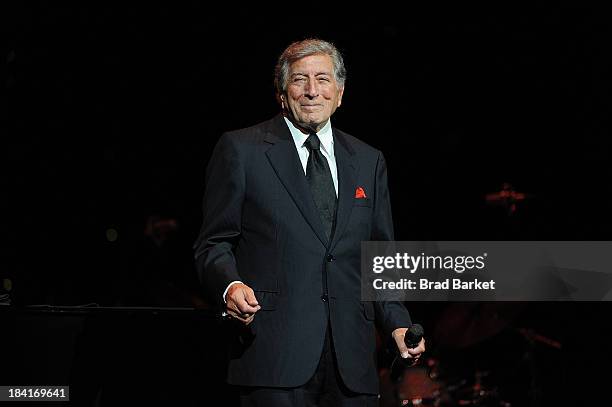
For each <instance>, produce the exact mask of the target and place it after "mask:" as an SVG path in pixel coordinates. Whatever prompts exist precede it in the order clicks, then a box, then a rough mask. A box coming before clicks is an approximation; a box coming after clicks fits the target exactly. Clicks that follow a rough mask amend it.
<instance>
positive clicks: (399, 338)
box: [391, 328, 425, 365]
mask: <svg viewBox="0 0 612 407" xmlns="http://www.w3.org/2000/svg"><path fill="white" fill-rule="evenodd" d="M406 332H408V328H397V329H395V330H394V331H393V332H392V333H391V336H393V339H395V343H396V344H397V348H398V349H399V352H400V355H401V356H402V358H404V359H413V363H412V364H413V365H416V364H417V363H418V362H419V359H420V357H421V355H422V354H423V352H425V338H423V339H421V342H419V345H418V346H417V347H416V348H412V349H410V348H408V347H407V346H406V344H405V343H404V336H405V335H406Z"/></svg>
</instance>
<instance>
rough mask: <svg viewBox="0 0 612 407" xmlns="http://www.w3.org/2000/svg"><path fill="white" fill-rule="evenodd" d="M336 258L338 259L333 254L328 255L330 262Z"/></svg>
mask: <svg viewBox="0 0 612 407" xmlns="http://www.w3.org/2000/svg"><path fill="white" fill-rule="evenodd" d="M334 260H336V258H335V257H334V256H333V255H331V254H328V255H327V261H328V262H330V263H331V262H332V261H334Z"/></svg>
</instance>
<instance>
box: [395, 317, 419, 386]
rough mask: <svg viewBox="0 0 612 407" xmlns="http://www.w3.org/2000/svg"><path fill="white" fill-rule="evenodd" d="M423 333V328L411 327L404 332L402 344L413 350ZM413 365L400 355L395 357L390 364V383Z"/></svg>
mask: <svg viewBox="0 0 612 407" xmlns="http://www.w3.org/2000/svg"><path fill="white" fill-rule="evenodd" d="M424 334H425V331H424V330H423V327H422V326H421V325H419V324H414V325H412V326H411V327H410V328H409V329H408V331H406V335H404V343H405V344H406V347H407V348H408V349H414V348H416V347H417V346H419V343H420V342H421V339H423V335H424ZM412 363H414V359H404V358H403V357H402V355H399V354H398V355H397V356H396V357H395V359H393V362H392V363H391V374H390V378H391V380H392V381H394V382H396V381H397V380H398V379H399V378H400V377H401V376H402V373H404V370H405V369H406V368H407V367H410V366H411V365H412Z"/></svg>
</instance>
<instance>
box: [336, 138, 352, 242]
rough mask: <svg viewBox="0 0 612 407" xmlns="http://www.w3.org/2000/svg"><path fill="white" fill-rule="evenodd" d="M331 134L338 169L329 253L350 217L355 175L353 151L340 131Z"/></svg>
mask: <svg viewBox="0 0 612 407" xmlns="http://www.w3.org/2000/svg"><path fill="white" fill-rule="evenodd" d="M333 132H334V155H335V156H336V166H337V167H338V209H337V211H336V228H335V230H334V236H333V238H332V243H331V245H330V251H331V250H333V249H334V247H335V246H336V244H337V243H338V240H339V239H340V237H341V236H342V233H343V232H344V229H345V228H346V225H347V223H348V220H349V218H350V217H351V211H352V210H353V200H354V199H355V185H356V184H355V179H356V174H357V163H356V162H355V159H354V154H355V153H354V150H353V149H352V148H351V146H350V145H349V144H348V141H347V139H346V137H344V135H343V134H342V133H341V132H340V131H338V130H336V129H334V130H333Z"/></svg>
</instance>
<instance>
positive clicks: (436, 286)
mask: <svg viewBox="0 0 612 407" xmlns="http://www.w3.org/2000/svg"><path fill="white" fill-rule="evenodd" d="M372 285H373V287H374V289H375V290H495V280H488V281H481V280H478V279H477V278H475V279H474V280H469V281H464V280H461V279H459V278H453V279H450V278H447V279H444V280H441V281H430V280H428V279H426V278H420V279H419V280H418V282H417V281H416V280H409V279H407V278H402V279H401V280H399V281H385V280H383V279H382V278H377V279H375V280H374V281H373V282H372Z"/></svg>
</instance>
